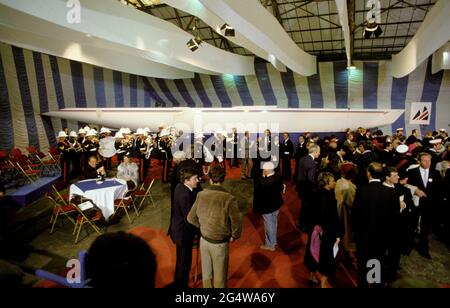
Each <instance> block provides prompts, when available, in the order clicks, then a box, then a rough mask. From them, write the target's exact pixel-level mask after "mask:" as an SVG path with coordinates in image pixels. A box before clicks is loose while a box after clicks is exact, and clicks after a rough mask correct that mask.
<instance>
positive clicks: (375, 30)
mask: <svg viewBox="0 0 450 308" xmlns="http://www.w3.org/2000/svg"><path fill="white" fill-rule="evenodd" d="M382 33H383V30H382V29H381V27H380V25H378V24H377V23H373V24H368V25H367V26H366V27H365V28H364V38H365V39H370V37H371V36H372V34H374V35H375V37H376V38H379V37H380V35H381V34H382Z"/></svg>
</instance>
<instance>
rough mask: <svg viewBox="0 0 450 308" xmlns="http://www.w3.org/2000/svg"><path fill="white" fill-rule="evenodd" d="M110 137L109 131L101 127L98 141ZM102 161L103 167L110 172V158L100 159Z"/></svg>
mask: <svg viewBox="0 0 450 308" xmlns="http://www.w3.org/2000/svg"><path fill="white" fill-rule="evenodd" d="M109 137H111V131H110V130H109V129H108V128H106V127H102V128H101V129H100V140H101V139H104V138H109ZM101 158H102V160H103V165H104V166H105V168H106V169H107V170H111V157H109V158H107V157H101Z"/></svg>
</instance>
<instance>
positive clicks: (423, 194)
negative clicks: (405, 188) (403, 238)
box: [407, 153, 442, 259]
mask: <svg viewBox="0 0 450 308" xmlns="http://www.w3.org/2000/svg"><path fill="white" fill-rule="evenodd" d="M431 159H432V158H431V154H429V153H420V154H419V157H418V160H419V164H420V166H419V167H418V168H415V169H411V170H409V171H408V174H407V177H408V184H410V185H413V186H416V187H417V189H416V191H415V195H416V196H418V197H419V198H420V199H419V206H418V207H417V211H416V214H417V225H418V227H419V228H418V231H419V232H418V233H419V244H418V246H417V251H418V252H419V254H420V255H421V256H423V257H424V258H427V259H431V255H430V251H429V246H428V235H429V233H430V230H431V228H434V229H436V230H437V229H438V228H439V225H440V224H439V220H440V218H439V210H440V206H441V202H442V198H441V197H442V196H441V185H442V178H441V175H440V174H439V172H438V171H436V170H434V169H431V168H430V167H431ZM419 217H420V225H419Z"/></svg>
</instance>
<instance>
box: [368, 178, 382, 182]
mask: <svg viewBox="0 0 450 308" xmlns="http://www.w3.org/2000/svg"><path fill="white" fill-rule="evenodd" d="M372 182H378V183H381V180H379V179H373V180H370V181H369V183H372Z"/></svg>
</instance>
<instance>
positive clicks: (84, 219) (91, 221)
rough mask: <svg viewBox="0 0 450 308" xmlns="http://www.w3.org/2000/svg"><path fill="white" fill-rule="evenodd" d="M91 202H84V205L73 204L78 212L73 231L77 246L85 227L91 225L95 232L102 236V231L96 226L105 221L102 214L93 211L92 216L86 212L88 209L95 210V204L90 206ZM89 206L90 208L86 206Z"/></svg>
mask: <svg viewBox="0 0 450 308" xmlns="http://www.w3.org/2000/svg"><path fill="white" fill-rule="evenodd" d="M89 203H90V202H89V201H88V202H84V203H82V204H78V205H77V204H73V205H74V207H75V208H76V210H77V212H78V217H77V219H76V221H75V229H74V230H73V235H75V244H77V243H78V239H79V237H80V233H81V229H82V228H83V226H84V225H86V224H87V225H89V226H90V227H91V228H92V229H94V231H95V232H97V233H98V234H102V232H101V231H100V228H99V227H98V226H97V225H96V222H98V221H100V220H101V219H103V216H102V212H101V211H95V210H94V211H91V214H89V213H88V212H85V211H86V210H88V209H92V208H94V206H93V204H91V206H89ZM86 205H88V206H86Z"/></svg>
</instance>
